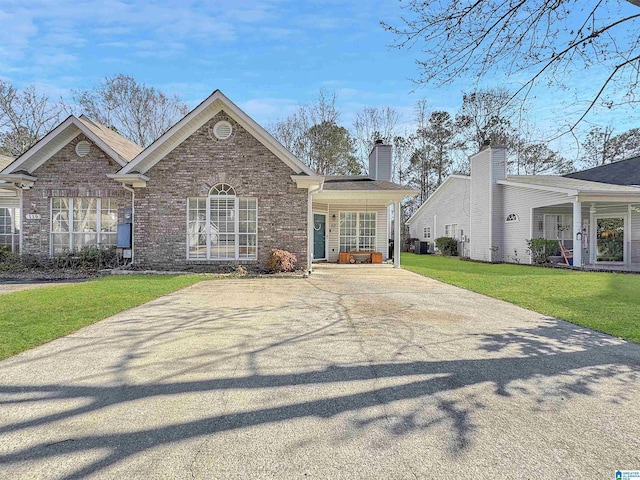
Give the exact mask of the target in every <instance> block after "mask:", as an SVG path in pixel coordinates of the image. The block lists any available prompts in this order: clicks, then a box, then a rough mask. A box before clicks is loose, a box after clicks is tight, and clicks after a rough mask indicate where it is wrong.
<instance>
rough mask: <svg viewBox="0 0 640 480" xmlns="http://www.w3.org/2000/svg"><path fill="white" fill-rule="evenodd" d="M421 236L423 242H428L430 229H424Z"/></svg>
mask: <svg viewBox="0 0 640 480" xmlns="http://www.w3.org/2000/svg"><path fill="white" fill-rule="evenodd" d="M422 236H423V237H424V239H425V240H429V239H430V238H431V227H424V231H423V232H422Z"/></svg>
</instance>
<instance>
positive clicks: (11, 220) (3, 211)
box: [0, 207, 20, 252]
mask: <svg viewBox="0 0 640 480" xmlns="http://www.w3.org/2000/svg"><path fill="white" fill-rule="evenodd" d="M19 247H20V209H19V208H16V207H1V208H0V248H8V249H9V251H11V252H17V251H18V250H19Z"/></svg>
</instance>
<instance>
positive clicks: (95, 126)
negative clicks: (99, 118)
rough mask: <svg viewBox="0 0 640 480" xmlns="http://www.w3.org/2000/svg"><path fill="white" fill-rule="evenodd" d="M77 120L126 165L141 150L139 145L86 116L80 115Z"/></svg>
mask: <svg viewBox="0 0 640 480" xmlns="http://www.w3.org/2000/svg"><path fill="white" fill-rule="evenodd" d="M79 120H80V121H81V122H82V123H84V124H85V125H86V126H87V128H88V129H90V130H91V131H92V132H93V133H95V134H96V135H97V136H98V137H100V138H101V139H102V140H103V141H104V142H105V143H106V144H107V145H109V146H110V147H111V148H113V150H115V151H116V152H117V153H118V155H120V157H121V158H122V159H123V160H124V161H126V162H127V163H128V162H130V161H131V160H133V159H134V157H135V156H136V155H138V154H139V153H140V152H141V151H142V150H143V148H142V147H141V146H140V145H138V144H136V143H133V142H132V141H131V140H129V139H128V138H125V137H123V136H122V135H120V134H118V133H117V132H115V131H113V130H111V129H110V128H109V127H105V126H104V125H102V124H101V123H98V122H96V121H95V120H92V119H90V118H89V117H87V116H86V115H80V118H79Z"/></svg>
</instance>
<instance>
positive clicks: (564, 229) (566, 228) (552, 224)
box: [544, 215, 573, 242]
mask: <svg viewBox="0 0 640 480" xmlns="http://www.w3.org/2000/svg"><path fill="white" fill-rule="evenodd" d="M572 222H573V217H572V216H571V215H545V216H544V238H546V239H547V240H562V241H563V242H564V241H565V240H573V225H572Z"/></svg>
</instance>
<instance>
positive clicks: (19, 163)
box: [0, 115, 127, 175]
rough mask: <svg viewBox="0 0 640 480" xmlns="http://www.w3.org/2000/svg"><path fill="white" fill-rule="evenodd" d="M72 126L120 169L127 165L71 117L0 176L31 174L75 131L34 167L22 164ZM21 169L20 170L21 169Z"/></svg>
mask: <svg viewBox="0 0 640 480" xmlns="http://www.w3.org/2000/svg"><path fill="white" fill-rule="evenodd" d="M70 126H74V127H75V128H76V129H77V130H80V133H84V134H85V135H86V136H87V137H88V138H89V139H90V140H91V141H92V142H93V143H95V144H96V145H97V146H98V147H99V148H100V149H102V150H103V151H104V152H105V153H106V154H107V155H109V157H111V158H112V159H113V160H114V161H115V162H117V163H118V164H119V165H120V166H121V167H124V166H126V165H127V162H126V161H125V160H123V159H122V158H121V157H120V155H118V153H117V152H116V151H115V150H113V149H112V148H111V147H110V146H109V145H107V144H106V143H105V142H104V141H103V140H102V139H101V138H100V137H98V136H97V135H96V134H95V133H93V132H92V131H91V129H90V128H89V127H87V126H86V125H85V124H84V123H83V122H82V121H81V120H80V119H78V118H77V117H75V116H73V115H71V116H69V117H68V118H67V119H66V120H65V121H64V122H62V123H61V124H60V125H58V126H57V127H56V128H54V129H53V130H51V131H50V132H49V133H47V134H46V135H45V136H44V137H43V138H41V139H40V140H39V141H38V142H37V143H36V144H35V145H34V146H33V147H31V148H30V149H29V150H27V151H26V152H25V153H23V154H22V155H20V156H19V157H18V158H17V159H15V160H14V161H13V163H11V164H9V165H8V166H7V167H6V168H5V169H4V170H2V171H1V172H0V175H6V174H11V173H13V172H17V171H19V170H26V171H27V172H29V173H33V172H34V171H35V170H37V169H38V168H40V167H41V166H42V165H43V164H44V163H45V162H47V160H49V159H50V158H51V157H52V156H53V155H55V154H56V153H58V152H59V151H60V150H61V149H62V148H63V147H65V146H66V145H67V144H68V143H69V142H70V141H71V140H73V139H74V138H75V137H77V136H78V132H77V131H75V130H74V131H72V132H70V133H69V134H67V135H66V136H65V137H63V141H62V142H61V144H60V146H59V147H58V148H57V149H55V150H54V151H53V152H51V153H48V154H46V155H44V156H43V157H42V158H40V159H39V160H37V161H36V163H35V164H34V165H32V166H31V167H30V168H23V167H22V166H23V164H24V163H26V162H27V161H28V160H29V159H30V158H32V157H33V156H34V155H35V154H36V153H38V152H39V151H40V150H42V149H43V148H44V147H46V146H47V145H48V144H49V143H50V142H51V141H53V140H54V139H56V138H58V136H59V135H61V134H62V133H64V131H65V130H66V129H67V128H68V127H70ZM21 167H22V168H21Z"/></svg>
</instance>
